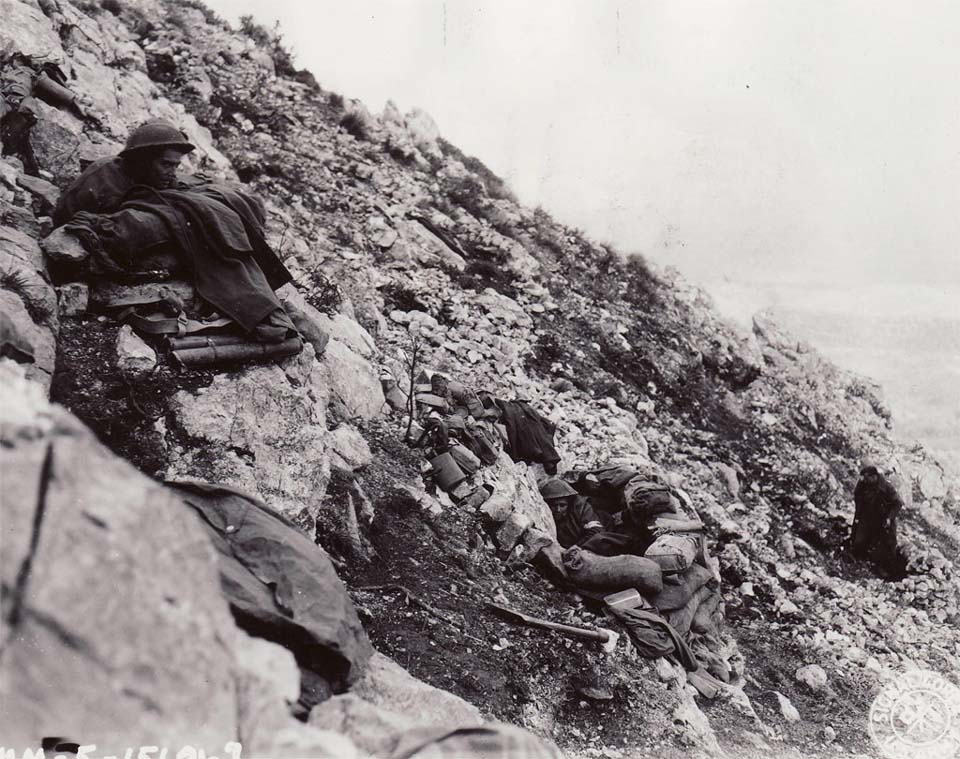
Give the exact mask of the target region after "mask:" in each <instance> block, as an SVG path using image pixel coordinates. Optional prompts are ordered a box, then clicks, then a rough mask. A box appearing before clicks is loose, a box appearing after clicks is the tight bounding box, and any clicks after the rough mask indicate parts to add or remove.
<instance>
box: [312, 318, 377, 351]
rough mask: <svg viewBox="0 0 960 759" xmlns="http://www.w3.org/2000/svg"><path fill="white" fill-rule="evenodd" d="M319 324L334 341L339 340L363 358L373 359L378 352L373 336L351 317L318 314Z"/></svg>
mask: <svg viewBox="0 0 960 759" xmlns="http://www.w3.org/2000/svg"><path fill="white" fill-rule="evenodd" d="M317 313H318V315H317V324H319V325H320V328H321V329H323V330H324V332H326V333H327V334H328V335H330V337H331V338H333V339H334V340H339V341H340V342H341V343H343V344H344V345H346V346H347V347H348V348H349V349H350V350H352V351H353V352H354V353H356V354H357V355H359V356H363V358H368V359H369V358H372V357H373V356H374V355H375V354H376V352H377V344H376V342H375V341H374V339H373V336H372V335H371V334H370V333H369V332H367V330H365V329H364V328H363V327H361V326H360V325H359V324H358V323H357V322H355V321H354V320H353V319H351V318H350V317H349V316H344V315H343V314H335V315H334V316H332V317H331V316H327V315H326V314H324V313H320V312H317Z"/></svg>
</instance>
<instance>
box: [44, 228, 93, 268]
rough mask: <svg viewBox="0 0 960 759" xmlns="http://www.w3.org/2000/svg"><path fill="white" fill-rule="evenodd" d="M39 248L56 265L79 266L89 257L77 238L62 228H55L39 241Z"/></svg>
mask: <svg viewBox="0 0 960 759" xmlns="http://www.w3.org/2000/svg"><path fill="white" fill-rule="evenodd" d="M40 248H41V249H42V250H43V252H44V253H46V254H47V258H49V259H50V260H51V261H56V262H57V263H65V264H79V263H81V262H83V261H85V260H86V259H87V258H88V257H89V255H90V254H89V253H87V251H86V249H85V248H84V247H83V245H82V244H81V242H80V239H79V238H78V237H75V236H74V235H72V234H70V233H69V232H67V231H66V229H64V228H63V227H57V228H56V229H55V230H53V231H52V232H51V233H50V234H49V235H47V236H46V237H44V238H43V239H42V240H41V241H40Z"/></svg>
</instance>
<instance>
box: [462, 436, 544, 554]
mask: <svg viewBox="0 0 960 759" xmlns="http://www.w3.org/2000/svg"><path fill="white" fill-rule="evenodd" d="M477 476H478V477H479V482H480V484H484V485H487V487H488V489H489V490H490V491H491V492H492V496H491V498H490V500H493V499H498V504H501V505H502V504H503V499H505V500H506V501H507V502H508V503H509V504H510V505H511V507H512V508H511V510H510V514H508V515H507V516H506V517H504V519H503V520H502V521H503V523H504V525H505V527H504V529H503V530H500V529H499V528H496V529H497V530H498V531H497V541H498V545H499V546H500V547H501V548H502V549H504V550H510V549H511V548H513V545H514V544H515V543H516V541H517V540H518V539H519V538H520V537H521V535H522V534H523V531H524V530H525V529H526V528H527V527H529V526H531V525H532V526H534V527H536V528H538V529H540V530H542V531H543V532H545V533H546V534H547V535H549V536H550V537H551V538H553V539H554V540H556V537H557V525H556V522H555V521H554V519H553V514H552V513H551V511H550V507H549V506H547V504H546V502H545V501H544V500H543V497H542V496H541V495H540V489H539V488H538V487H537V480H536V477H535V475H534V473H533V471H532V470H531V469H530V468H528V467H527V466H526V465H525V464H522V463H516V462H514V461H512V460H511V459H510V457H509V456H508V455H507V454H506V453H503V452H502V451H501V453H500V455H499V457H498V458H497V461H496V462H495V463H494V464H492V465H491V466H486V467H483V468H481V469H480V471H479V472H478V475H477ZM488 503H489V501H488ZM492 509H493V507H491V510H492ZM505 511H506V508H505V507H503V508H499V509H498V511H497V512H496V513H497V515H498V516H500V515H501V514H503V513H504V512H505ZM512 515H517V517H516V519H513V521H512V522H510V521H509V520H510V518H511V516H512ZM508 522H509V526H506V525H507V524H508ZM511 539H512V540H513V543H511V544H510V545H506V543H509V542H510V540H511Z"/></svg>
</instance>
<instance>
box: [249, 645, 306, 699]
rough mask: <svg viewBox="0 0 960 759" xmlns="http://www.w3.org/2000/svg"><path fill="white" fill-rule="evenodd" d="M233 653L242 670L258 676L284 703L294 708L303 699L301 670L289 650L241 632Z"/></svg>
mask: <svg viewBox="0 0 960 759" xmlns="http://www.w3.org/2000/svg"><path fill="white" fill-rule="evenodd" d="M234 651H236V654H237V659H238V661H240V662H242V663H243V669H244V670H245V671H246V672H247V673H249V674H254V675H256V677H257V679H258V680H259V681H260V682H261V683H262V684H265V685H267V686H269V687H270V688H271V689H272V690H273V692H274V693H276V695H277V696H279V697H280V698H281V699H283V701H285V702H287V703H288V704H292V703H295V702H296V700H297V699H298V698H299V697H300V668H299V667H298V666H297V660H296V659H294V658H293V654H292V653H290V651H289V650H288V649H286V648H284V647H283V646H279V645H277V644H276V643H271V642H270V641H268V640H264V639H263V638H254V637H253V636H251V635H247V634H246V633H244V632H242V631H240V632H239V633H238V635H237V640H236V643H235V644H234ZM281 703H282V702H281Z"/></svg>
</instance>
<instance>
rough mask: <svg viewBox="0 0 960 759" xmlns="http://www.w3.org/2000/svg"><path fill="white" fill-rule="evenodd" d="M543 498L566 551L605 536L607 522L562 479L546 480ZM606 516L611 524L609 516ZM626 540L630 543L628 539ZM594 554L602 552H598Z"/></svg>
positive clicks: (558, 538)
mask: <svg viewBox="0 0 960 759" xmlns="http://www.w3.org/2000/svg"><path fill="white" fill-rule="evenodd" d="M540 495H542V496H543V500H544V501H546V502H547V505H548V506H549V507H550V511H551V512H552V513H553V519H554V522H555V523H556V525H557V542H558V543H560V545H561V546H563V547H564V548H570V547H571V546H576V545H584V544H586V543H588V542H590V541H591V539H592V538H594V537H595V536H597V535H599V534H601V533H602V532H604V529H605V526H604V522H602V521H600V517H599V516H598V515H597V513H596V512H595V511H594V510H593V506H591V505H590V501H589V500H588V499H587V498H585V497H584V496H582V495H580V494H579V493H578V492H577V491H576V490H574V489H573V488H572V487H570V486H569V485H568V484H567V483H566V482H564V481H563V480H561V479H560V478H558V477H549V478H547V479H546V480H544V481H543V482H542V483H541V484H540ZM604 516H605V517H607V521H608V522H609V521H610V519H609V515H606V514H605V515H604ZM623 537H624V538H625V539H626V536H623ZM594 542H596V541H594ZM591 550H592V549H591ZM594 553H600V552H599V551H596V550H594ZM618 553H622V551H618Z"/></svg>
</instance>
